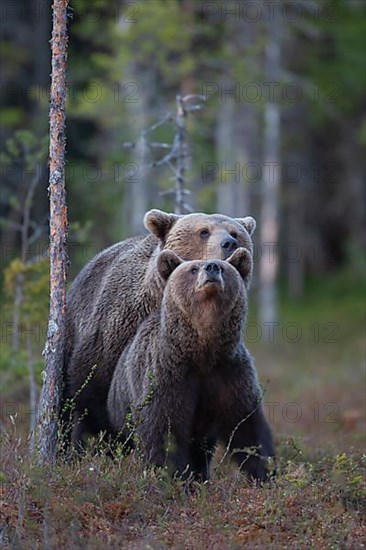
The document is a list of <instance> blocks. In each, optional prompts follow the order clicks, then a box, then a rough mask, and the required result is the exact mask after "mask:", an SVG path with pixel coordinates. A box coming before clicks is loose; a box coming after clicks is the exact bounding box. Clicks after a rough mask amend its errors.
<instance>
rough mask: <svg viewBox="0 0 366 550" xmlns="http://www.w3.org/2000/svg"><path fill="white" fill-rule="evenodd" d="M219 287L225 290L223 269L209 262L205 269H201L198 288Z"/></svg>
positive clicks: (217, 264) (215, 263)
mask: <svg viewBox="0 0 366 550" xmlns="http://www.w3.org/2000/svg"><path fill="white" fill-rule="evenodd" d="M211 284H215V285H219V286H220V287H221V288H224V281H223V278H222V267H221V266H220V264H219V263H217V262H207V263H206V264H205V265H204V266H203V268H201V271H200V274H199V276H198V287H199V288H202V287H204V286H206V285H211Z"/></svg>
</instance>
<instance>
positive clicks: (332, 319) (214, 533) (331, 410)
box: [0, 285, 366, 550]
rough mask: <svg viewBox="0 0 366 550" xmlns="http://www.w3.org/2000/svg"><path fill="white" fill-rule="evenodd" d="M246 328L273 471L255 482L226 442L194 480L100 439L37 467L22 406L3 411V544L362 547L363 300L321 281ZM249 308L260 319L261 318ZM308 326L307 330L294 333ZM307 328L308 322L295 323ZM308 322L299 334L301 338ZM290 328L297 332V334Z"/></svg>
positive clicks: (365, 495) (221, 549)
mask: <svg viewBox="0 0 366 550" xmlns="http://www.w3.org/2000/svg"><path fill="white" fill-rule="evenodd" d="M282 319H283V323H281V325H279V326H276V327H273V330H274V339H273V340H274V341H273V342H269V341H268V340H270V339H271V338H268V336H269V335H270V334H269V332H268V330H269V328H268V327H265V328H266V330H267V333H265V331H264V330H262V337H261V338H258V334H257V332H256V331H257V328H258V327H257V326H256V325H254V324H252V325H249V327H248V332H247V341H248V340H249V341H248V347H249V349H250V351H251V353H252V354H253V355H254V357H255V358H256V365H257V369H258V372H259V375H260V378H261V381H262V383H263V386H264V387H265V395H264V402H265V409H266V412H267V417H268V418H269V420H270V423H271V426H272V429H273V432H274V434H275V441H276V451H277V456H278V464H277V470H278V474H277V477H276V479H275V480H274V481H271V482H269V483H268V484H266V485H265V486H263V487H255V486H253V485H251V484H250V483H249V482H248V481H247V480H246V479H245V478H244V476H243V475H242V474H240V472H238V471H237V470H236V469H235V468H234V467H233V466H232V465H230V464H228V463H226V462H223V463H221V462H220V459H221V457H222V454H223V452H222V449H221V450H220V449H219V450H218V451H217V454H216V457H215V460H214V465H213V470H212V477H211V480H210V481H209V482H208V483H205V484H204V485H196V486H192V487H191V489H190V490H189V491H187V490H186V489H185V488H184V486H183V485H182V483H181V482H179V481H172V480H170V479H169V478H168V476H167V474H166V472H165V471H155V470H153V469H146V468H145V467H144V465H143V463H142V461H141V460H140V458H139V457H138V456H137V455H136V454H131V455H129V456H127V457H126V456H122V455H118V456H117V457H115V459H114V460H112V459H111V458H109V457H108V456H107V455H106V453H105V452H104V451H103V450H102V449H99V450H98V447H97V446H94V448H93V450H90V451H89V452H87V453H86V455H85V456H83V457H82V458H81V459H80V460H79V461H77V462H74V463H62V462H60V463H59V464H57V465H56V466H55V467H54V468H52V469H50V468H40V467H39V466H37V465H35V464H34V463H33V462H32V460H30V459H29V458H28V457H27V451H26V450H27V442H26V438H25V437H24V436H23V437H22V432H23V431H24V426H23V424H24V418H23V423H22V422H21V420H22V419H21V418H15V419H13V420H12V419H11V418H9V417H7V418H3V428H4V431H3V433H2V442H1V457H0V458H1V464H2V468H1V495H0V503H1V506H0V529H1V530H0V545H2V546H3V547H5V548H15V549H17V548H19V549H38V548H45V549H53V548H54V549H93V550H94V549H99V548H100V549H106V548H108V549H124V548H126V549H131V550H134V549H154V550H155V549H165V548H174V549H184V550H185V549H187V550H188V549H192V550H196V549H197V550H200V549H202V550H203V549H207V550H209V549H210V550H211V549H214V550H225V549H239V548H248V549H252V548H253V549H254V548H258V549H261V548H263V549H267V548H268V549H271V548H273V549H278V548H286V549H294V550H295V549H296V550H298V549H305V548H306V549H308V548H314V549H319V550H320V549H322V550H323V549H352V550H353V549H359V548H365V547H366V543H365V541H366V524H365V515H366V478H365V465H366V464H365V435H366V433H365V367H364V360H365V347H364V321H365V319H364V304H363V303H362V300H360V299H359V294H358V292H357V289H355V290H354V297H353V298H352V290H351V291H350V289H349V288H348V290H347V293H345V292H343V291H342V290H340V288H339V286H334V288H333V287H332V286H331V285H330V286H329V288H327V289H326V292H325V291H324V288H323V289H322V288H319V291H318V292H317V290H316V288H315V290H314V291H313V292H312V298H311V300H309V299H307V300H306V302H304V303H302V304H291V303H290V302H288V303H287V305H285V306H284V307H283V310H282ZM253 322H254V321H251V323H253ZM299 327H300V332H299ZM300 333H301V334H300ZM299 335H300V337H299ZM292 340H293V341H292Z"/></svg>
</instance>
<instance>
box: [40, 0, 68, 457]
mask: <svg viewBox="0 0 366 550" xmlns="http://www.w3.org/2000/svg"><path fill="white" fill-rule="evenodd" d="M67 7H68V0H54V3H53V30H52V40H51V45H52V46H51V48H52V76H51V102H50V175H49V196H50V312H49V322H48V334H47V340H46V346H45V351H44V354H45V360H46V367H45V370H44V378H43V387H42V392H41V397H40V402H39V409H38V446H39V458H40V462H41V463H42V464H45V463H52V462H54V460H55V458H56V450H57V434H58V429H57V427H58V426H57V419H58V414H59V408H60V402H61V391H62V365H63V355H64V341H65V313H66V270H67V250H66V236H67V211H66V192H65V142H66V136H65V118H66V115H65V100H66V67H67Z"/></svg>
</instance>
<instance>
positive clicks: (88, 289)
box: [63, 210, 255, 446]
mask: <svg viewBox="0 0 366 550" xmlns="http://www.w3.org/2000/svg"><path fill="white" fill-rule="evenodd" d="M144 223H145V226H146V228H147V229H148V230H149V234H148V235H147V236H145V237H137V238H132V239H127V240H126V241H123V242H120V243H117V244H115V245H114V246H112V247H110V248H108V249H106V250H104V251H103V252H101V253H100V254H98V255H97V256H96V257H95V258H94V259H93V260H91V262H89V264H88V265H87V266H86V267H85V268H84V269H83V270H82V271H81V272H80V274H79V275H78V277H77V278H76V279H75V281H74V283H73V285H72V288H71V290H70V291H69V293H68V297H67V320H66V331H67V339H66V342H67V345H66V354H65V366H64V370H65V391H64V400H65V402H66V403H67V400H72V404H73V408H74V413H73V418H72V421H73V425H74V427H73V431H72V440H73V444H74V445H76V446H79V445H81V444H82V439H83V435H84V434H85V433H91V434H97V433H98V432H99V431H100V430H104V431H106V432H110V425H109V421H108V415H107V397H108V390H109V386H110V382H111V380H112V375H113V371H114V369H115V366H116V364H117V361H118V358H119V356H120V355H121V353H122V351H123V349H124V348H125V347H126V345H127V344H128V342H129V341H130V339H131V338H132V337H133V336H134V335H135V333H136V330H137V328H138V326H139V325H140V323H141V322H142V321H143V320H144V319H145V318H146V317H147V316H148V315H149V314H150V313H151V312H152V311H154V310H155V309H156V308H158V307H160V303H161V298H162V295H163V288H164V285H165V281H164V280H163V279H162V278H161V276H160V274H159V272H158V269H157V266H156V261H157V257H158V255H159V253H160V252H161V251H162V250H164V249H169V250H173V251H174V252H175V253H176V254H178V255H179V256H180V257H181V258H183V259H184V260H193V259H210V258H219V259H223V260H225V259H226V258H228V257H229V256H230V255H231V254H232V253H233V251H234V250H235V249H236V248H238V247H240V246H242V247H246V248H248V249H249V250H252V249H253V246H252V241H251V234H252V233H253V231H254V229H255V220H254V219H253V218H251V217H250V216H248V217H245V218H230V217H227V216H223V215H220V214H212V215H207V214H197V213H195V214H188V215H184V216H178V215H175V214H166V213H165V212H161V211H160V210H151V211H149V212H147V214H146V215H145V220H144ZM65 408H66V407H65V406H64V409H65ZM63 420H64V422H65V423H66V424H68V423H69V422H68V421H69V420H70V415H69V413H68V412H66V414H64V418H63Z"/></svg>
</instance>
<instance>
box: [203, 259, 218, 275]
mask: <svg viewBox="0 0 366 550" xmlns="http://www.w3.org/2000/svg"><path fill="white" fill-rule="evenodd" d="M205 271H207V273H208V274H209V275H210V276H213V277H214V276H216V275H219V274H220V273H221V267H220V266H219V264H217V263H215V262H210V263H208V264H206V265H205Z"/></svg>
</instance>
